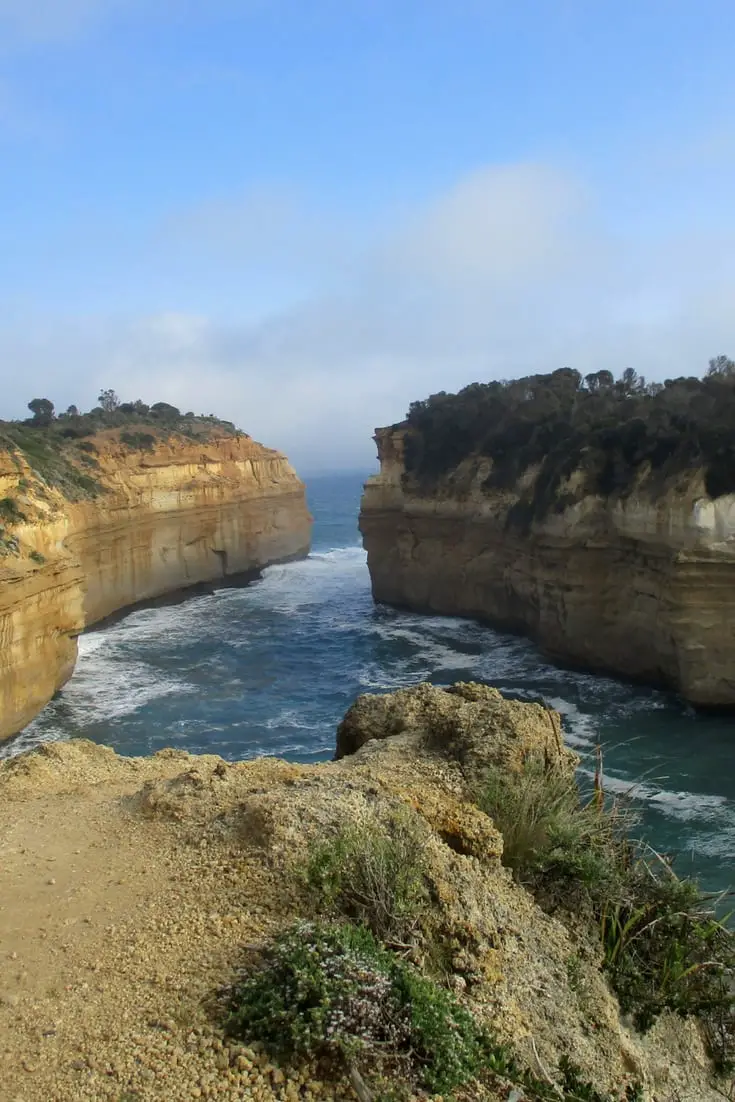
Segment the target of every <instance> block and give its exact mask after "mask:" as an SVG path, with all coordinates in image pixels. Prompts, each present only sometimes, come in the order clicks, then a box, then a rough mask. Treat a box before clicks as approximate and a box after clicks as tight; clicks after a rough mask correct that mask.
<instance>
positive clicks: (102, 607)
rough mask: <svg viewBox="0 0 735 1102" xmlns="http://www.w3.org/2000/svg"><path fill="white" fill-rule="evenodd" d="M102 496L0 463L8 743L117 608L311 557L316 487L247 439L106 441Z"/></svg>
mask: <svg viewBox="0 0 735 1102" xmlns="http://www.w3.org/2000/svg"><path fill="white" fill-rule="evenodd" d="M96 448H97V450H96V460H97V463H98V467H95V469H94V470H95V474H94V476H95V480H96V482H97V483H98V489H97V491H96V492H95V494H94V496H89V497H86V498H82V499H81V500H78V501H70V500H68V497H66V496H65V495H64V493H62V492H61V490H59V489H54V488H50V487H49V486H48V485H46V484H45V483H44V482H43V481H42V480H41V479H39V478H38V477H37V476H36V475H35V474H34V472H33V470H32V469H31V468H30V467H29V465H28V463H27V462H25V460H24V459H23V458H22V457H19V456H17V455H16V457H15V460H13V458H12V457H9V456H8V455H7V454H5V455H3V456H2V457H0V458H1V459H2V463H1V465H0V499H10V500H12V501H13V502H14V503H15V507H16V511H17V513H19V514H20V517H16V519H15V520H13V521H11V522H10V523H7V522H6V525H5V528H4V533H5V536H4V538H5V539H6V541H7V542H6V545H5V547H4V548H3V550H4V551H5V554H4V555H3V557H2V558H0V737H7V736H8V735H10V734H13V733H14V732H16V731H18V730H20V729H21V728H22V727H23V726H24V725H25V724H26V723H28V722H29V721H30V720H31V719H32V718H33V716H34V715H35V714H36V713H37V712H38V711H39V710H40V709H41V708H42V707H43V705H44V704H45V703H46V702H47V701H48V700H49V699H50V698H51V697H52V696H53V694H54V693H55V692H56V691H57V690H58V689H59V688H60V686H61V685H63V683H64V682H65V681H66V680H67V678H68V677H69V676H70V675H71V672H72V670H73V668H74V662H75V658H76V636H77V635H78V633H79V632H80V631H82V630H83V628H84V627H85V626H88V625H90V624H92V623H94V622H96V621H98V620H100V619H102V618H103V617H105V616H108V615H110V614H111V613H113V612H116V611H118V610H119V609H123V608H125V607H127V606H129V605H132V604H135V603H136V602H139V601H145V600H149V599H152V598H154V597H157V596H160V595H162V594H164V593H170V592H173V591H176V590H179V589H185V588H187V587H189V586H193V585H196V584H198V583H203V582H217V581H218V580H219V581H221V580H222V579H225V578H232V577H233V576H236V575H239V574H248V573H252V572H254V571H257V570H258V569H260V568H261V567H263V566H265V565H267V564H268V563H272V562H276V561H283V560H285V559H291V558H297V557H301V556H303V555H305V554H307V552H308V549H309V541H310V528H311V518H310V516H309V513H308V510H307V508H306V501H305V493H304V485H303V483H302V482H301V481H300V480H299V479H298V477H297V475H296V473H295V471H294V470H293V468H292V467H291V465H290V464H289V462H288V460H287V459H286V458H285V456H283V455H281V454H280V453H279V452H276V451H273V450H271V449H269V448H265V447H263V446H262V445H260V444H257V443H256V442H255V441H253V440H251V439H250V438H249V437H246V436H222V437H215V438H212V439H209V440H205V441H200V440H189V439H186V438H184V437H172V438H170V439H169V440H168V441H163V440H159V441H158V442H157V443H156V445H155V447H153V448H152V449H151V450H148V451H136V450H130V449H129V448H126V447H123V446H122V445H121V444H120V443H119V441H118V440H117V438H116V437H115V436H114V435H112V436H110V437H108V438H103V437H100V438H96Z"/></svg>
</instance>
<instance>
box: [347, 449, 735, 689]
mask: <svg viewBox="0 0 735 1102" xmlns="http://www.w3.org/2000/svg"><path fill="white" fill-rule="evenodd" d="M376 440H377V442H378V452H379V455H380V460H381V471H380V474H378V475H376V476H374V477H373V478H371V479H369V481H368V482H367V484H366V486H365V492H364V495H363V500H362V508H361V513H360V530H361V532H362V535H363V540H364V544H365V547H366V549H367V552H368V566H369V569H370V577H371V581H372V588H373V595H374V597H375V599H376V600H377V601H385V602H386V603H388V604H392V605H396V606H402V607H406V608H412V609H416V610H417V611H431V612H440V613H446V614H449V615H455V616H468V617H473V618H476V619H481V620H485V621H487V622H488V623H491V624H493V625H494V626H497V627H500V628H502V629H507V630H511V631H519V632H521V633H523V634H527V635H530V636H531V637H532V638H533V639H535V640H536V641H537V642H539V643H540V644H541V645H542V646H543V647H544V649H545V650H546V651H547V652H549V653H550V654H551V655H552V656H556V657H558V658H560V659H562V660H565V661H571V662H574V663H579V664H580V665H584V666H587V667H589V668H592V669H599V670H606V671H610V672H614V673H620V674H623V675H625V676H629V677H633V678H636V679H640V680H644V681H647V682H650V683H652V684H658V685H662V686H666V687H669V688H673V689H676V690H678V691H679V692H681V694H682V695H683V696H684V697H685V698H686V699H687V700H689V701H691V702H692V703H693V704H695V705H698V706H702V707H727V708H733V707H735V586H734V585H733V579H735V521H734V519H733V517H734V516H735V501H734V500H733V499H732V498H731V497H723V498H718V499H716V500H715V501H711V500H710V499H709V498H708V497H707V495H706V493H705V491H704V488H703V484H702V477H701V473H699V472H696V471H693V472H691V474H690V475H688V476H687V477H686V478H685V479H683V480H682V481H680V482H678V483H677V484H676V485H671V486H669V487H668V488H667V489H666V490H665V491H663V492H662V491H661V489H660V487H659V488H653V487H650V486H647V485H646V483H645V481H644V482H643V483H642V484H641V485H640V487H639V490H638V491H637V492H636V493H634V494H632V495H631V496H630V497H628V498H627V499H625V500H624V501H617V502H613V501H607V500H604V499H601V498H597V497H591V496H585V494H584V493H583V492H582V491H581V490H579V489H578V487H577V486H576V485H575V478H574V476H572V478H571V479H570V481H569V483H568V484H566V485H565V486H564V487H563V491H564V494H565V500H566V505H565V506H564V507H563V508H560V511H559V512H557V513H553V512H552V513H550V514H549V515H548V516H547V517H545V518H544V520H543V521H539V522H534V523H533V524H532V525H531V528H530V531H529V532H528V533H526V534H521V533H520V532H519V531H518V529H517V528H514V527H513V525H512V524H510V525H509V524H508V513H509V510H510V508H511V507H512V506H513V505H514V504H515V502H516V501H517V500H518V497H519V494H520V491H521V489H526V488H527V486H526V483H527V482H528V481H529V480H531V481H532V480H533V477H534V472H533V471H529V472H527V474H526V475H525V476H524V486H523V487H518V488H517V490H518V492H508V493H502V492H500V491H497V492H492V493H487V492H486V491H484V490H483V489H482V483H483V481H484V480H485V478H486V477H487V475H488V473H489V470H490V461H489V460H474V461H470V462H466V463H464V464H463V465H462V466H461V467H460V468H458V469H457V470H456V471H455V472H453V473H452V474H451V475H450V476H448V477H447V478H445V479H444V480H443V481H442V482H441V483H440V485H439V486H438V487H437V488H436V489H435V490H433V491H432V492H431V493H428V494H426V493H423V492H421V491H420V490H419V488H418V487H417V486H416V485H415V484H413V483H412V481H411V479H410V478H409V477H404V476H405V468H404V462H403V430H402V429H378V430H377V433H376ZM570 501H571V502H572V503H571V504H569V502H570Z"/></svg>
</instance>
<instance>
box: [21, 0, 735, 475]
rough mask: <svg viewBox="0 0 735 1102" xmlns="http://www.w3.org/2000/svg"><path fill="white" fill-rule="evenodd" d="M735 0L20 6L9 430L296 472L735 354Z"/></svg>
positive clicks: (193, 1) (257, 0)
mask: <svg viewBox="0 0 735 1102" xmlns="http://www.w3.org/2000/svg"><path fill="white" fill-rule="evenodd" d="M734 31H735V10H733V7H732V2H731V0H727V2H725V0H721V2H720V0H700V2H698V3H694V2H693V0H668V2H665V3H664V2H658V0H636V2H632V0H618V2H617V3H611V2H608V0H497V2H495V0H484V2H480V0H454V2H451V3H450V2H444V0H441V2H440V0H423V2H412V0H405V2H402V0H393V2H392V3H388V2H387V0H372V2H370V0H341V2H337V0H334V2H332V0H310V2H307V0H301V2H296V0H239V2H236V0H208V2H207V3H206V4H205V3H203V2H201V0H188V2H187V0H33V3H29V0H0V169H1V171H0V212H2V213H1V214H0V383H1V384H2V387H1V392H0V393H1V396H2V409H0V415H5V416H23V415H24V411H25V404H26V402H27V401H28V399H29V398H31V397H34V396H39V395H43V396H47V397H50V398H51V399H52V400H53V401H54V402H56V405H57V407H59V408H65V407H66V406H67V405H68V404H70V403H71V402H75V403H77V404H79V405H82V406H85V407H88V406H90V405H92V404H94V402H95V400H96V394H97V392H98V389H99V388H100V387H103V386H104V387H106V386H112V387H114V388H115V389H116V390H118V392H119V393H120V394H121V395H123V396H124V397H125V398H136V397H142V398H144V399H145V400H148V401H155V400H157V399H164V400H167V401H172V402H174V403H175V404H177V405H180V406H182V407H184V408H187V409H188V408H194V409H196V410H201V411H204V412H209V411H210V410H212V411H214V412H218V413H221V414H223V415H228V416H231V417H233V418H234V419H236V420H237V421H238V422H239V423H240V424H241V426H242V427H243V428H245V429H246V430H247V431H249V432H251V433H252V434H253V435H255V436H256V437H258V438H260V439H263V440H264V441H265V442H266V443H268V444H271V445H274V446H278V447H282V448H283V449H284V450H286V451H287V452H288V453H289V455H290V456H291V457H292V458H293V459H294V461H295V462H296V463H297V464H298V465H299V467H300V468H302V469H306V470H308V469H314V468H319V467H334V466H346V467H347V466H357V465H363V464H367V463H370V462H371V461H372V457H373V454H374V447H373V444H372V441H371V439H370V438H371V433H372V430H373V427H374V426H375V425H376V424H382V423H386V422H390V421H393V420H397V419H399V418H400V417H401V415H402V414H403V412H404V411H405V409H406V407H407V405H408V402H409V401H411V400H412V399H414V398H419V397H423V396H425V395H426V394H428V393H430V392H432V391H435V390H438V389H455V388H457V387H459V386H462V385H464V384H465V383H467V382H470V381H473V380H475V379H488V378H497V377H510V376H513V375H517V374H519V373H525V372H528V371H536V370H552V369H554V368H555V367H558V366H562V365H564V364H570V365H572V366H574V367H578V368H579V369H580V370H582V371H583V372H586V371H590V370H598V369H599V368H601V367H609V368H611V369H612V370H614V371H616V372H617V371H620V370H622V368H624V367H625V366H628V365H632V366H634V367H635V368H636V369H637V370H638V371H640V372H642V373H643V374H645V375H647V376H650V377H652V378H665V377H667V376H670V375H678V374H682V373H685V374H690V373H699V372H701V371H702V370H703V368H704V367H705V366H706V362H707V359H708V358H709V357H710V356H712V355H715V354H717V353H719V352H727V353H729V354H731V355H732V354H735V204H734V203H733V201H732V195H733V186H734V185H735V123H734V122H733V120H735V76H734V75H733V74H734V70H733V66H732V59H731V52H732V44H733V39H734V38H735V34H734Z"/></svg>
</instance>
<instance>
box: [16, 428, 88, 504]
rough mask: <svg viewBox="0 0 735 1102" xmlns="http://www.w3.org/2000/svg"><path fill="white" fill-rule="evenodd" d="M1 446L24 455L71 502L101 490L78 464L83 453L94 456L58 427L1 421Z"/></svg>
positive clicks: (48, 484)
mask: <svg viewBox="0 0 735 1102" xmlns="http://www.w3.org/2000/svg"><path fill="white" fill-rule="evenodd" d="M0 448H4V449H5V450H6V451H8V452H9V453H10V454H11V456H12V455H14V454H15V455H16V456H17V455H19V454H20V455H22V456H23V458H24V459H25V461H26V463H27V464H28V466H29V467H30V468H31V470H32V472H33V473H34V474H35V475H36V477H37V478H39V479H41V480H42V481H43V482H44V483H45V484H46V485H47V486H52V487H54V488H56V489H58V490H60V491H61V492H62V493H63V494H64V496H65V497H67V498H68V499H69V500H70V501H78V500H80V499H82V498H87V497H94V496H96V494H97V493H99V489H100V487H99V483H98V482H97V480H96V479H95V478H94V477H93V476H92V475H91V474H88V473H86V472H85V471H84V470H81V469H80V466H79V463H80V462H82V455H84V457H85V459H86V460H89V459H92V458H93V457H92V455H91V454H89V455H88V454H87V450H86V449H85V450H84V451H83V452H81V453H80V452H79V451H78V450H77V449H78V444H77V443H76V441H74V442H71V441H68V440H66V439H64V438H63V437H62V436H61V434H60V433H59V432H57V431H56V429H55V428H48V429H43V430H39V429H35V428H31V427H30V426H28V425H21V424H18V423H17V422H5V423H2V422H0ZM18 462H19V460H18Z"/></svg>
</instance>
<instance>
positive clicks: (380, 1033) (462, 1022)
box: [226, 923, 489, 1091]
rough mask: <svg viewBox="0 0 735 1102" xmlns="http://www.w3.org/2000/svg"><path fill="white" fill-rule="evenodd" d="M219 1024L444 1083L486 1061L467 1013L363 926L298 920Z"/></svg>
mask: <svg viewBox="0 0 735 1102" xmlns="http://www.w3.org/2000/svg"><path fill="white" fill-rule="evenodd" d="M226 1028H227V1031H228V1032H229V1033H230V1034H232V1035H234V1036H237V1037H240V1038H242V1039H244V1040H247V1041H252V1040H253V1039H256V1040H258V1041H261V1042H262V1043H263V1044H264V1045H265V1046H266V1047H267V1048H268V1049H269V1051H271V1052H272V1053H273V1054H275V1055H276V1056H279V1057H283V1058H286V1059H288V1060H312V1059H317V1060H326V1061H327V1062H328V1063H329V1062H332V1063H335V1064H338V1065H339V1064H340V1063H341V1064H344V1065H346V1066H348V1067H349V1066H350V1065H353V1064H354V1065H355V1066H360V1067H362V1068H363V1069H366V1068H368V1067H370V1068H371V1074H373V1072H374V1070H378V1071H380V1072H381V1073H382V1074H384V1075H385V1074H390V1075H391V1076H392V1077H395V1078H397V1079H398V1081H401V1079H403V1080H404V1081H405V1082H406V1083H407V1084H408V1083H409V1082H410V1081H411V1080H417V1081H418V1082H420V1083H421V1085H423V1086H425V1087H428V1088H429V1089H431V1090H436V1091H442V1090H451V1089H452V1088H453V1087H455V1086H458V1085H459V1084H461V1083H463V1082H466V1081H467V1080H468V1079H471V1078H472V1077H473V1076H474V1075H475V1074H476V1073H477V1072H478V1071H479V1070H480V1069H481V1068H482V1066H483V1064H484V1063H485V1058H486V1055H487V1053H488V1051H489V1044H488V1041H487V1039H486V1037H485V1035H484V1034H483V1032H482V1030H481V1029H480V1028H479V1027H478V1026H477V1024H476V1023H475V1021H474V1019H473V1017H472V1015H471V1014H469V1012H468V1011H466V1010H464V1009H463V1008H462V1007H461V1006H459V1004H458V1003H457V1002H456V1001H455V1000H454V999H453V998H452V997H451V996H450V995H449V993H448V992H446V991H444V990H443V989H441V988H440V987H438V986H437V985H436V984H434V983H432V981H430V980H427V979H425V978H424V977H422V976H421V975H419V973H417V972H416V971H415V970H414V969H413V968H412V967H411V966H410V965H408V964H406V963H404V962H402V961H400V960H399V959H398V958H396V957H394V956H393V955H392V954H391V953H388V952H387V951H386V950H385V949H384V948H383V947H382V946H380V945H379V944H378V942H377V941H376V940H375V938H374V937H373V935H372V934H371V933H370V931H369V930H367V929H366V928H365V927H359V926H354V925H352V924H349V923H346V924H343V925H332V926H318V925H313V924H309V923H299V924H297V925H296V926H294V927H292V928H291V929H289V930H287V931H286V932H285V933H284V934H282V935H281V936H280V937H279V938H277V939H276V940H275V942H274V943H273V945H272V946H271V948H270V949H269V951H268V952H267V954H266V955H265V957H264V959H263V961H262V962H261V964H260V967H259V968H258V969H257V970H256V971H254V972H253V973H251V974H249V975H246V976H245V977H243V978H242V979H240V980H239V981H238V982H237V983H236V984H235V985H234V988H233V990H232V994H231V998H230V1001H229V1008H228V1015H227V1019H226Z"/></svg>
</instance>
